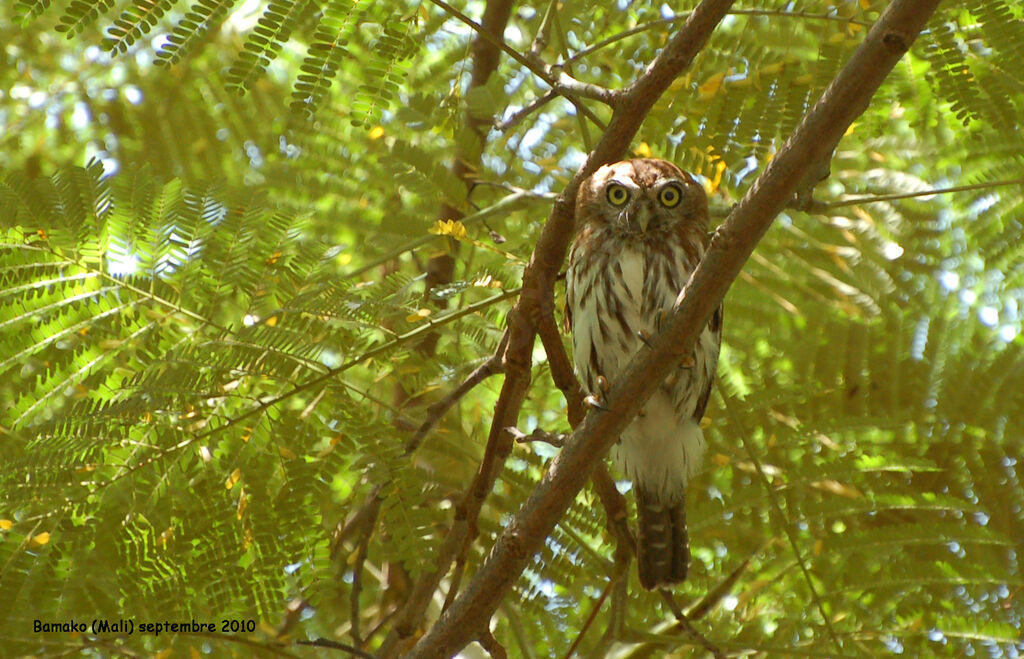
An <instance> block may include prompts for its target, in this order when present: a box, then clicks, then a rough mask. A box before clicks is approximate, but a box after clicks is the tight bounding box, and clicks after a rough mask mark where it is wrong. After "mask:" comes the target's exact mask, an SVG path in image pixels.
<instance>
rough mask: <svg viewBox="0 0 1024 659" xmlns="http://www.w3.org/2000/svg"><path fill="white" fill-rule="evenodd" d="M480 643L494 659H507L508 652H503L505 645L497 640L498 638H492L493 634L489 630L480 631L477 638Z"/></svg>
mask: <svg viewBox="0 0 1024 659" xmlns="http://www.w3.org/2000/svg"><path fill="white" fill-rule="evenodd" d="M477 640H478V641H479V642H480V645H482V646H483V648H484V650H487V653H488V654H490V655H491V656H492V657H494V658H495V659H508V653H507V652H505V646H503V645H502V644H501V643H499V642H498V639H496V638H494V634H492V633H491V630H489V629H485V630H483V631H482V632H480V638H478V639H477Z"/></svg>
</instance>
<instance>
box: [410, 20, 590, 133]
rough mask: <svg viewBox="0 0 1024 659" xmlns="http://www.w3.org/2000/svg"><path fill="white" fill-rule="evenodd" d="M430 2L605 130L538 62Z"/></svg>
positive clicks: (477, 25)
mask: <svg viewBox="0 0 1024 659" xmlns="http://www.w3.org/2000/svg"><path fill="white" fill-rule="evenodd" d="M430 2H431V3H432V4H434V5H437V6H438V7H440V8H441V9H443V10H445V12H447V13H448V14H449V15H451V16H453V17H455V18H457V19H458V20H459V21H461V22H462V23H464V24H465V25H467V26H469V27H470V28H472V29H473V30H474V31H475V32H476V33H477V34H479V35H480V36H481V37H482V38H483V39H485V40H487V41H489V42H491V43H492V44H494V46H495V47H497V48H499V49H501V51H502V52H504V53H505V54H506V55H508V56H509V57H511V58H512V59H514V60H515V61H516V62H519V63H520V64H522V65H523V66H524V67H526V68H527V69H528V70H529V71H531V72H532V73H533V74H534V75H535V76H537V77H538V78H540V79H541V80H543V81H544V82H545V83H547V84H548V86H549V87H551V88H552V89H554V90H556V91H558V92H559V94H560V95H561V96H564V97H565V99H566V100H568V101H569V102H570V103H572V104H573V105H574V106H575V107H576V110H577V111H578V112H579V113H580V114H582V115H583V116H585V117H586V118H587V119H589V120H590V121H592V122H594V124H595V125H597V126H600V127H601V129H602V130H603V129H604V128H605V124H604V122H603V121H601V120H600V119H599V118H598V117H597V115H595V114H594V113H593V112H591V111H590V108H588V107H587V106H586V105H583V103H581V102H580V100H579V99H578V98H576V96H575V95H573V94H571V93H569V92H567V91H566V90H564V89H563V90H559V89H558V81H557V80H556V79H555V78H554V77H553V76H552V75H551V74H550V73H549V72H548V71H547V70H545V68H544V67H541V66H538V65H537V63H536V62H531V61H530V58H529V57H527V56H526V55H523V54H522V53H520V52H519V51H517V50H516V49H514V48H512V47H510V46H509V45H508V44H506V43H505V42H504V41H502V40H501V39H498V38H496V37H495V36H494V35H492V34H490V33H489V32H487V31H486V30H484V29H483V27H482V26H481V25H480V24H479V23H477V22H476V21H474V20H473V19H471V18H470V17H469V16H466V15H465V14H463V13H462V12H461V11H459V10H458V9H456V8H455V7H453V6H451V5H450V4H448V3H447V2H445V1H444V0H430Z"/></svg>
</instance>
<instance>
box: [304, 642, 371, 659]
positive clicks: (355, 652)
mask: <svg viewBox="0 0 1024 659" xmlns="http://www.w3.org/2000/svg"><path fill="white" fill-rule="evenodd" d="M295 642H296V643H298V644H299V645H309V646H312V647H315V648H330V649H332V650H342V651H344V652H348V653H349V654H351V655H352V656H355V657H363V658H364V659H377V658H376V657H375V656H374V655H372V654H370V653H369V652H366V651H364V650H360V649H359V648H354V647H352V646H351V645H348V644H347V643H339V642H338V641H332V640H331V639H329V638H314V639H313V640H310V641H305V640H302V641H295Z"/></svg>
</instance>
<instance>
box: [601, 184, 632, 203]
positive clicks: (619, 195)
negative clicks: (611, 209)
mask: <svg viewBox="0 0 1024 659" xmlns="http://www.w3.org/2000/svg"><path fill="white" fill-rule="evenodd" d="M605 196H607V197H608V201H609V203H611V205H612V206H623V205H625V203H626V202H627V201H629V190H627V189H626V186H624V185H619V184H618V183H612V184H611V185H609V186H608V191H607V192H605Z"/></svg>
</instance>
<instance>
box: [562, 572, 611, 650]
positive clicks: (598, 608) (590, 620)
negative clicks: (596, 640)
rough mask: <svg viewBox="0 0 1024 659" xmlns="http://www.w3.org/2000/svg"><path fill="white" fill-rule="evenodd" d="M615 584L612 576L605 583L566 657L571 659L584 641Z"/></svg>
mask: <svg viewBox="0 0 1024 659" xmlns="http://www.w3.org/2000/svg"><path fill="white" fill-rule="evenodd" d="M614 585H615V579H614V578H611V579H609V580H608V583H606V584H605V586H604V590H602V591H601V595H600V596H599V597H598V598H597V601H596V602H594V605H593V606H592V607H591V609H590V614H589V615H588V616H587V619H586V620H584V621H583V626H582V627H580V631H579V632H578V633H577V634H576V638H575V639H574V640H573V642H572V645H570V646H569V649H568V650H566V651H565V659H570V657H572V655H573V653H574V652H576V648H578V647H579V646H580V642H582V641H583V636H584V635H585V634H586V633H587V630H588V629H590V626H591V625H593V624H594V620H596V619H597V614H598V613H600V612H601V607H602V606H604V601H605V600H606V599H608V593H610V592H611V590H612V587H613V586H614Z"/></svg>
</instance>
